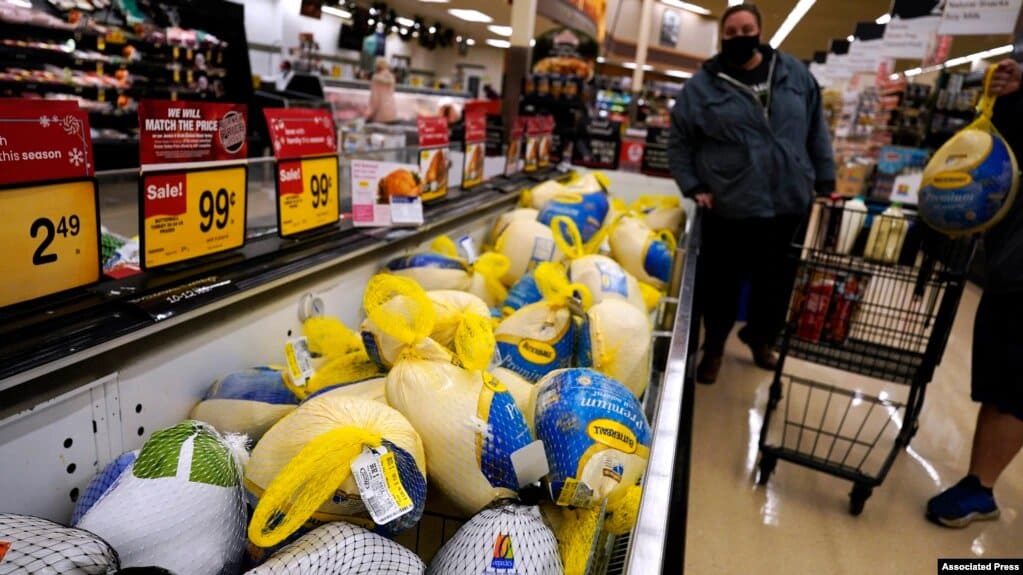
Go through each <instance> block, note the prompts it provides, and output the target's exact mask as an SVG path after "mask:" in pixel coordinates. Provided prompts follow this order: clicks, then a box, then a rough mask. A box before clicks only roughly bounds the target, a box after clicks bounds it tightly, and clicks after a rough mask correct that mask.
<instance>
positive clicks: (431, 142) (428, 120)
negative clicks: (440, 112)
mask: <svg viewBox="0 0 1023 575" xmlns="http://www.w3.org/2000/svg"><path fill="white" fill-rule="evenodd" d="M416 128H418V130H419V147H420V148H433V147H440V146H447V145H448V143H449V142H450V138H449V136H448V121H447V120H446V119H445V118H442V117H440V116H420V117H418V118H416Z"/></svg>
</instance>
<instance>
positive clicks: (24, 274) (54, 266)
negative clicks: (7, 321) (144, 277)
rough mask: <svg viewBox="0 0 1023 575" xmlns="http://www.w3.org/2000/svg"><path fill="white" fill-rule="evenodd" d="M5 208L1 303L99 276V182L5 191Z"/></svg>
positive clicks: (0, 203) (0, 197) (0, 208)
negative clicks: (97, 205) (97, 206)
mask: <svg viewBox="0 0 1023 575" xmlns="http://www.w3.org/2000/svg"><path fill="white" fill-rule="evenodd" d="M0 213H3V215H4V216H3V217H4V223H3V225H2V226H0V245H3V246H4V249H5V251H6V254H5V256H4V258H5V260H6V261H7V263H9V264H11V265H9V266H8V265H7V264H5V265H4V270H5V274H4V281H2V282H0V307H4V306H7V305H11V304H14V303H19V302H23V301H27V300H30V299H35V298H37V297H42V296H44V295H49V294H52V293H57V292H61V291H65V290H68V289H71V288H75V287H80V286H84V285H88V284H91V283H94V282H96V281H98V280H99V275H100V264H99V219H98V218H97V209H96V183H95V181H93V180H79V181H75V182H64V183H57V184H47V185H40V186H26V187H20V188H14V189H7V190H0ZM8 270H9V272H8Z"/></svg>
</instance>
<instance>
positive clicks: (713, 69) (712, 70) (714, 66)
mask: <svg viewBox="0 0 1023 575" xmlns="http://www.w3.org/2000/svg"><path fill="white" fill-rule="evenodd" d="M758 50H760V53H761V54H763V55H764V58H766V59H768V60H770V59H771V58H773V57H774V52H775V50H774V48H772V47H771V45H770V44H761V45H760V47H759V48H758ZM724 68H725V64H724V62H722V61H721V53H720V52H719V53H717V54H715V55H714V57H713V58H711V59H710V60H707V61H706V62H704V63H703V69H704V70H706V71H707V73H708V74H710V75H711V76H715V77H716V76H717V75H718V74H720V73H721V71H722V70H723V69H724Z"/></svg>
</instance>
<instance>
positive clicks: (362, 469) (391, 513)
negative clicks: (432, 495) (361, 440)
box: [352, 447, 413, 525]
mask: <svg viewBox="0 0 1023 575" xmlns="http://www.w3.org/2000/svg"><path fill="white" fill-rule="evenodd" d="M352 475H353V476H355V483H356V485H358V486H359V497H361V498H362V502H363V503H365V504H366V510H367V511H369V516H370V517H372V518H373V522H374V523H376V524H377V525H385V524H387V523H390V522H391V521H394V520H395V519H397V518H399V517H401V516H402V515H405V514H406V513H408V512H410V511H412V508H413V503H412V498H411V497H409V495H408V492H407V491H405V487H404V486H403V485H402V484H401V477H400V476H399V475H398V463H397V461H396V460H395V457H394V453H393V452H391V451H388V450H387V448H385V447H378V448H376V449H370V448H369V447H363V448H362V454H361V455H359V456H358V457H356V458H355V461H353V462H352Z"/></svg>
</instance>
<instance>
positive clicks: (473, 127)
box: [465, 112, 487, 144]
mask: <svg viewBox="0 0 1023 575" xmlns="http://www.w3.org/2000/svg"><path fill="white" fill-rule="evenodd" d="M485 141H487V116H486V114H483V113H479V112H477V113H473V114H468V115H466V116H465V143H467V144H471V143H473V142H485Z"/></svg>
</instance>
